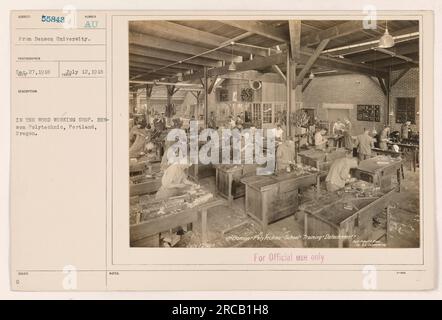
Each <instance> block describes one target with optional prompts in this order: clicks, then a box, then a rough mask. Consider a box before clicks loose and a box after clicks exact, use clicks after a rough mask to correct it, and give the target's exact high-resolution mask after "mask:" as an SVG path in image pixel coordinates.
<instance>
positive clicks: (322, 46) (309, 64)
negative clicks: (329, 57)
mask: <svg viewBox="0 0 442 320" xmlns="http://www.w3.org/2000/svg"><path fill="white" fill-rule="evenodd" d="M329 41H330V40H329V39H324V40H322V41H321V43H320V44H319V45H318V47H317V48H316V49H315V51H314V52H313V54H312V55H311V56H310V57H309V59H308V60H307V63H306V64H305V66H304V68H302V70H301V72H299V74H298V76H297V77H296V80H295V83H294V84H293V86H294V87H295V88H296V87H297V86H298V85H300V84H302V83H303V82H304V78H305V76H306V75H307V73H308V72H309V71H310V69H311V68H312V66H313V65H314V64H315V62H316V60H318V58H319V56H320V55H321V53H322V51H323V50H324V49H325V47H326V46H327V45H328V43H329Z"/></svg>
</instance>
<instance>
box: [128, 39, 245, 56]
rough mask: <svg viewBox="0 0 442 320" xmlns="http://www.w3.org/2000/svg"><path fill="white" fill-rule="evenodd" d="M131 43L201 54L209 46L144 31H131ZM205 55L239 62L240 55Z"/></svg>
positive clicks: (209, 53)
mask: <svg viewBox="0 0 442 320" xmlns="http://www.w3.org/2000/svg"><path fill="white" fill-rule="evenodd" d="M129 44H134V45H139V46H144V47H150V48H156V49H161V50H167V51H172V52H181V53H186V54H190V55H199V54H202V53H203V52H206V51H207V50H209V49H207V48H203V47H200V46H195V45H191V44H187V43H183V42H177V41H172V40H168V39H162V38H157V37H153V36H150V35H147V34H143V33H137V32H129ZM202 56H203V57H206V58H210V59H214V60H221V61H222V60H223V61H226V62H231V61H236V62H238V61H239V60H238V57H235V56H232V55H231V54H229V53H224V52H220V51H213V52H208V53H206V54H204V55H202Z"/></svg>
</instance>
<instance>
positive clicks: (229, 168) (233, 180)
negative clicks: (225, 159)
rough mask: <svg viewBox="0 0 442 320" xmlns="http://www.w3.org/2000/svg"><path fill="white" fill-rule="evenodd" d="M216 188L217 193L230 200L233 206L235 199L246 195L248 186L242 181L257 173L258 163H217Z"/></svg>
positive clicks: (230, 204)
mask: <svg viewBox="0 0 442 320" xmlns="http://www.w3.org/2000/svg"><path fill="white" fill-rule="evenodd" d="M215 168H216V180H215V185H216V190H217V194H219V195H220V196H222V197H223V198H225V199H227V200H228V201H229V206H232V203H233V199H237V198H241V197H244V196H245V194H246V188H245V186H244V184H243V183H242V182H241V179H242V178H245V177H249V176H254V175H256V169H257V168H258V165H256V164H243V165H222V164H221V165H216V166H215Z"/></svg>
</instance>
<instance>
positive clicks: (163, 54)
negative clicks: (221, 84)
mask: <svg viewBox="0 0 442 320" xmlns="http://www.w3.org/2000/svg"><path fill="white" fill-rule="evenodd" d="M129 53H130V54H136V55H140V56H144V57H152V58H157V59H163V60H168V61H171V62H178V61H182V60H184V59H187V58H189V57H190V56H189V55H187V54H184V53H182V52H180V51H178V52H171V51H166V50H159V49H155V48H149V47H144V46H138V45H133V44H132V45H129ZM186 63H188V64H192V65H197V66H206V67H219V66H221V63H220V62H218V61H214V60H212V59H208V58H202V57H195V58H192V59H191V60H187V61H186Z"/></svg>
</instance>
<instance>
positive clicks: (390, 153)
mask: <svg viewBox="0 0 442 320" xmlns="http://www.w3.org/2000/svg"><path fill="white" fill-rule="evenodd" d="M371 151H373V152H374V153H375V154H376V155H378V156H380V155H384V156H390V157H392V158H397V157H400V156H402V154H403V153H402V152H396V151H394V150H384V149H379V148H371Z"/></svg>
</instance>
